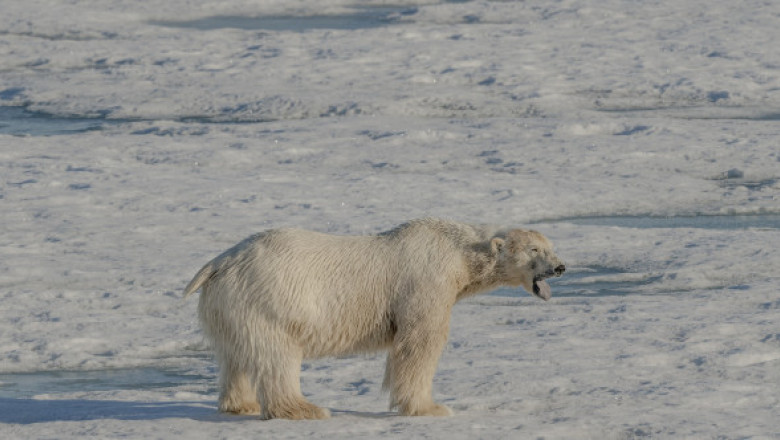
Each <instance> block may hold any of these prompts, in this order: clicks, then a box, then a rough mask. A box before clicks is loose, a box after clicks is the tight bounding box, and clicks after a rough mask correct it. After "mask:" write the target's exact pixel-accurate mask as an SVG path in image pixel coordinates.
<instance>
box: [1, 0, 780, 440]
mask: <svg viewBox="0 0 780 440" xmlns="http://www.w3.org/2000/svg"><path fill="white" fill-rule="evenodd" d="M778 22H780V3H778V2H764V1H744V2H708V1H704V0H693V1H686V2H679V1H671V0H659V1H653V2H637V1H618V0H605V1H596V0H579V1H578V0H561V1H549V0H545V1H542V0H528V1H429V2H409V1H392V2H381V1H374V2H371V1H362V2H354V1H343V0H323V1H319V2H310V1H301V0H299V1H288V0H285V1H282V0H270V1H263V2H257V1H250V0H221V1H195V2H192V1H186V0H169V1H165V2H159V1H149V0H142V1H128V0H92V1H78V2H50V1H48V0H8V1H4V2H3V4H2V13H1V14H0V437H2V438H75V437H83V436H86V435H91V436H96V437H119V436H123V437H130V438H145V439H146V438H164V439H165V438H180V437H181V438H184V437H186V438H196V439H197V438H204V439H205V438H209V439H210V438H246V437H249V436H254V437H260V438H305V437H330V438H345V437H359V438H385V437H401V436H404V437H414V438H417V437H425V438H448V439H460V438H463V439H474V438H489V439H495V438H541V437H543V438H594V439H623V438H642V437H652V438H716V437H717V438H778V437H780V417H778V411H779V409H780V275H778V269H780V51H778V50H776V48H775V46H776V45H777V40H778V39H779V38H780V27H778V26H777V23H778ZM423 216H441V217H447V218H451V219H456V220H460V221H467V222H477V223H500V224H510V225H519V226H530V227H534V228H536V229H538V230H540V231H541V232H543V233H545V234H546V235H548V236H549V237H550V238H551V239H552V240H553V241H554V243H555V244H556V246H557V250H558V254H559V255H560V256H561V257H562V258H564V259H565V260H566V263H567V267H568V268H569V270H568V271H567V274H566V275H565V276H564V277H563V278H561V279H558V280H555V281H553V282H552V283H551V284H552V287H553V295H554V298H553V299H552V300H551V301H550V302H548V303H542V302H540V301H538V300H535V299H533V298H531V297H530V296H528V295H526V294H524V293H522V292H516V291H507V290H503V291H500V292H498V293H497V294H495V295H490V296H482V297H477V298H474V299H471V300H468V301H465V302H464V303H462V304H460V305H458V306H457V307H456V308H455V311H454V314H453V321H452V329H451V334H450V342H449V344H448V347H447V349H446V350H445V353H444V355H443V357H442V360H441V363H440V366H439V369H438V373H437V375H436V378H435V381H434V396H435V398H437V399H438V400H439V401H442V402H443V403H446V404H448V405H449V406H451V407H452V408H453V409H454V410H455V411H456V415H455V416H454V417H451V418H444V419H433V418H405V417H398V416H397V415H395V414H394V413H392V412H389V411H388V410H387V396H386V395H384V394H382V393H381V391H380V385H381V377H382V374H383V363H384V362H383V361H384V359H383V356H382V355H376V356H354V357H345V358H339V359H325V360H317V361H311V362H307V363H306V364H305V365H304V370H303V373H302V382H303V383H302V388H303V390H304V393H305V394H306V395H307V396H308V397H309V399H310V400H311V401H313V402H314V403H317V404H319V405H322V406H325V407H328V408H330V409H331V411H332V412H333V415H334V417H333V418H332V419H331V420H328V421H318V422H289V421H280V420H273V421H260V420H258V419H257V418H253V417H229V416H224V415H220V414H217V413H216V399H217V395H216V388H215V386H216V366H215V364H214V361H213V360H212V359H211V358H210V356H209V351H208V349H207V347H205V346H204V343H203V340H202V337H201V334H200V331H199V328H198V324H197V320H196V317H195V308H196V302H197V301H196V300H192V299H191V300H189V301H185V300H182V299H181V295H180V292H181V289H182V288H183V286H184V284H186V282H187V281H189V279H190V278H191V276H192V275H193V274H194V273H195V271H197V270H198V269H199V268H200V267H201V265H202V264H203V263H205V262H206V261H208V260H209V259H210V258H212V257H213V256H215V255H216V254H218V253H219V252H221V251H222V250H224V249H226V248H227V247H229V246H231V245H233V244H234V243H236V242H237V241H239V240H240V239H242V238H244V237H245V236H247V235H249V234H251V233H254V232H257V231H259V230H262V229H266V228H270V227H278V226H301V227H306V228H310V229H315V230H320V231H328V232H333V233H340V234H364V233H375V232H378V231H382V230H385V229H387V228H389V227H392V226H394V225H396V224H398V223H401V222H403V221H405V220H408V219H410V218H416V217H423ZM667 216H673V217H682V216H684V219H683V220H679V219H678V220H675V219H671V220H669V221H668V222H666V221H664V220H662V219H661V218H663V217H667ZM745 216H746V217H745ZM592 217H596V218H592ZM648 217H652V218H648ZM583 218H585V219H583ZM555 295H557V297H556V296H555Z"/></svg>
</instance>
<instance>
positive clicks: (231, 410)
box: [219, 402, 260, 416]
mask: <svg viewBox="0 0 780 440" xmlns="http://www.w3.org/2000/svg"><path fill="white" fill-rule="evenodd" d="M219 410H220V411H222V412H224V413H228V414H235V415H240V416H245V415H256V414H260V404H259V403H257V402H244V403H241V404H240V405H230V404H227V403H225V404H220V405H219Z"/></svg>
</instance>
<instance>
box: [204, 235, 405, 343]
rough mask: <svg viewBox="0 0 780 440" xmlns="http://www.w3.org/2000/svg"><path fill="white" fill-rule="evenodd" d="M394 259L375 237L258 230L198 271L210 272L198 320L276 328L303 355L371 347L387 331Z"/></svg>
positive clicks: (390, 250) (265, 329) (383, 242)
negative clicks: (301, 349)
mask: <svg viewBox="0 0 780 440" xmlns="http://www.w3.org/2000/svg"><path fill="white" fill-rule="evenodd" d="M397 260H398V259H397V258H396V256H395V255H394V251H393V246H389V245H388V243H387V240H385V239H382V238H380V237H372V236H357V237H356V236H335V235H328V234H322V233H317V232H312V231H306V230H300V229H275V230H270V231H266V232H264V233H261V234H257V235H254V236H252V237H250V238H248V239H246V240H244V241H243V242H241V243H239V244H238V245H236V246H235V247H234V248H232V249H229V250H228V251H226V252H225V253H223V254H222V255H220V256H219V257H217V258H215V259H214V260H213V261H212V262H211V263H209V264H208V265H207V267H209V265H211V268H210V269H206V268H204V269H206V271H207V272H211V273H212V274H211V275H210V277H209V278H208V280H207V281H206V282H204V284H203V293H202V295H201V298H200V306H199V309H200V310H201V311H206V310H207V311H209V312H208V313H209V314H211V315H210V316H204V314H201V320H202V321H203V322H204V323H205V324H206V327H207V328H208V327H211V328H218V327H219V328H222V327H224V326H225V325H229V326H232V325H236V324H235V323H238V325H245V323H248V322H249V323H254V324H255V325H256V326H257V327H258V328H257V331H258V332H269V331H279V328H282V329H283V330H285V331H287V332H289V333H292V334H293V336H294V337H295V338H297V339H299V340H300V342H301V343H302V346H303V347H304V348H305V349H306V350H305V351H306V353H305V355H306V356H307V357H316V356H320V355H325V354H334V353H341V352H349V351H355V350H360V349H361V347H362V346H365V347H369V346H375V345H377V344H378V343H381V341H379V340H384V339H386V338H387V333H388V331H389V330H390V328H391V327H392V325H393V323H392V318H391V317H390V316H389V313H388V308H389V306H390V303H391V302H392V300H393V291H395V290H397V289H396V287H395V285H394V284H395V281H394V280H393V277H392V273H393V272H394V264H395V262H396V261H397ZM196 278H197V276H196ZM388 280H391V282H388ZM237 304H238V305H239V306H238V307H237V306H236V305H237ZM215 310H216V311H222V312H220V313H221V316H219V317H217V318H216V319H217V320H218V321H219V322H213V323H210V321H213V320H214V319H215V318H214V316H213V312H214V311H215ZM236 313H239V314H240V316H235V315H236ZM346 323H348V326H347V325H346ZM207 331H208V330H207ZM357 335H361V336H360V337H359V338H358V337H357ZM361 338H362V339H364V340H361Z"/></svg>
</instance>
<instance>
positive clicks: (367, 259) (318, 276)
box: [185, 218, 565, 419]
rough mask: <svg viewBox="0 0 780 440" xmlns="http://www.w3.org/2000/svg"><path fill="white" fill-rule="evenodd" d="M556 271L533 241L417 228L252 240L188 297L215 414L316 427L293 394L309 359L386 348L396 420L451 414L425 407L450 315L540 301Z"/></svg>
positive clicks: (460, 229) (208, 268) (494, 231)
mask: <svg viewBox="0 0 780 440" xmlns="http://www.w3.org/2000/svg"><path fill="white" fill-rule="evenodd" d="M564 270H565V267H564V265H563V263H562V262H561V260H560V259H559V258H558V257H557V256H556V255H555V253H554V252H553V249H552V244H551V243H550V242H549V241H548V240H547V238H545V237H544V236H543V235H542V234H540V233H538V232H535V231H530V230H524V229H511V228H503V229H502V228H495V227H489V226H476V225H469V224H463V223H456V222H452V221H446V220H441V219H433V218H427V219H420V220H414V221H411V222H408V223H405V224H403V225H401V226H398V227H397V228H395V229H392V230H390V231H387V232H385V233H382V234H379V235H370V236H335V235H328V234H322V233H317V232H311V231H306V230H300V229H273V230H268V231H265V232H262V233H259V234H256V235H253V236H251V237H249V238H247V239H245V240H244V241H242V242H240V243H238V244H237V245H236V246H234V247H233V248H231V249H228V250H227V251H226V252H224V253H223V254H221V255H219V256H218V257H216V258H215V259H213V260H212V261H210V262H209V263H207V264H206V265H205V266H204V267H203V268H202V269H201V270H200V271H199V272H198V273H197V274H196V275H195V277H194V278H193V280H192V281H191V282H190V283H189V285H188V286H187V287H186V289H185V296H187V295H190V294H192V293H193V292H195V291H197V290H198V289H202V293H201V296H200V302H199V305H198V314H199V318H200V321H201V324H202V326H203V330H204V333H205V334H206V336H207V337H208V339H210V341H211V342H212V344H213V346H214V350H215V352H216V355H217V361H218V363H219V367H220V396H219V409H220V411H223V412H228V413H236V414H257V413H259V414H262V417H263V418H266V419H270V418H287V419H324V418H328V417H329V415H330V413H329V411H328V410H327V409H324V408H320V407H318V406H315V405H314V404H312V403H310V402H309V401H307V400H306V399H305V398H304V397H303V395H302V394H301V390H300V369H301V362H302V360H303V359H306V358H319V357H324V356H337V355H342V354H346V353H355V352H366V351H375V350H388V356H387V366H386V369H385V378H384V383H383V387H384V388H385V389H387V390H389V391H390V399H391V400H390V403H391V408H395V407H397V408H398V409H399V411H400V413H401V414H403V415H410V416H412V415H430V416H444V415H450V414H451V411H450V409H449V408H447V407H446V406H444V405H440V404H437V403H435V402H434V401H433V398H432V386H433V376H434V373H435V370H436V366H437V364H438V360H439V356H440V355H441V352H442V350H443V348H444V345H445V342H446V340H447V335H448V333H449V321H450V312H451V309H452V306H453V305H455V303H456V302H457V301H458V300H460V299H463V298H465V297H468V296H471V295H474V294H477V293H481V292H486V291H489V290H492V289H494V288H496V287H499V286H502V285H509V286H523V288H525V290H527V291H528V292H530V293H532V294H533V295H535V296H537V297H539V298H542V299H544V300H547V299H549V298H550V295H551V292H550V287H549V285H548V284H547V282H545V279H546V278H548V277H552V276H560V275H561V274H563V271H564Z"/></svg>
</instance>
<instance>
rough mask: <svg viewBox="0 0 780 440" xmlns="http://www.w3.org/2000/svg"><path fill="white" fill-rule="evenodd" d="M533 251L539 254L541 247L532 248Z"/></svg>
mask: <svg viewBox="0 0 780 440" xmlns="http://www.w3.org/2000/svg"><path fill="white" fill-rule="evenodd" d="M531 252H533V253H534V254H538V253H539V248H531Z"/></svg>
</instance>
